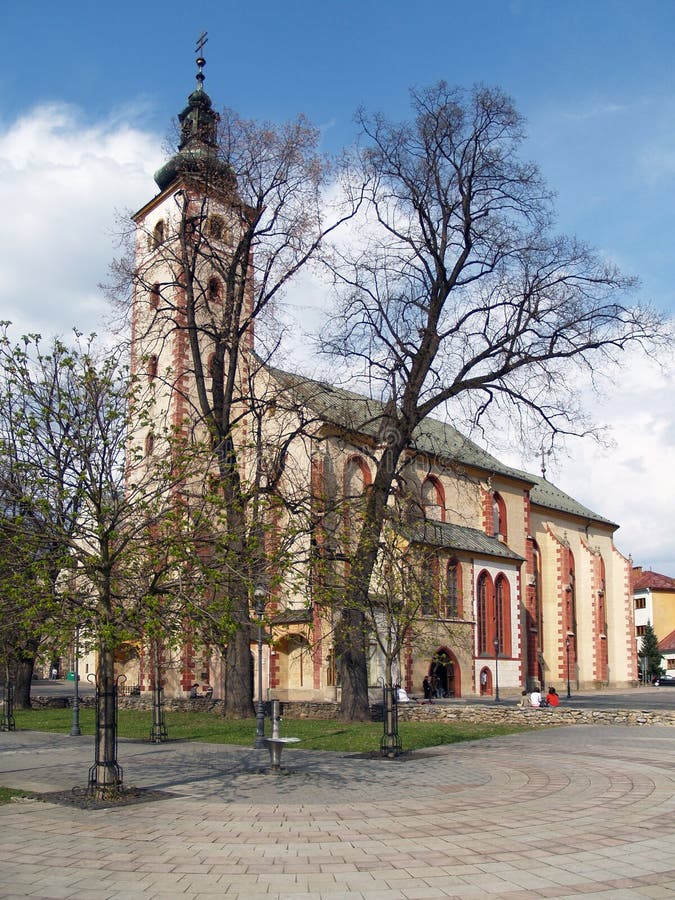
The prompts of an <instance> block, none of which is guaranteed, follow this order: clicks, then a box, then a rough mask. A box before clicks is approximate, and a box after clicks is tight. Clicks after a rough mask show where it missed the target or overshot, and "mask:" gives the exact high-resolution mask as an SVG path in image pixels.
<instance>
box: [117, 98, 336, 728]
mask: <svg viewBox="0 0 675 900" xmlns="http://www.w3.org/2000/svg"><path fill="white" fill-rule="evenodd" d="M210 107H211V101H210V99H209V98H208V96H207V95H206V94H205V93H204V92H203V90H202V88H201V85H200V87H199V88H198V90H197V91H195V92H194V93H193V94H192V95H191V96H190V101H189V105H188V107H187V108H186V109H185V111H184V112H183V113H181V117H180V120H181V140H180V144H179V151H178V153H177V154H176V156H174V157H173V158H172V159H171V160H170V161H169V162H168V163H167V164H166V166H165V167H164V168H163V169H162V170H160V172H159V173H158V175H157V181H158V184H159V186H160V189H161V190H162V191H163V192H164V193H163V194H162V195H160V196H163V197H165V198H166V204H167V205H166V206H165V207H164V208H165V209H167V210H168V212H167V216H166V221H165V222H164V221H163V222H162V230H161V234H158V225H157V223H155V222H154V221H153V222H151V220H150V219H149V218H148V217H147V216H145V214H143V215H141V214H139V215H138V216H137V217H136V222H137V228H138V231H139V238H138V246H139V247H140V248H141V250H140V252H138V253H137V259H136V265H135V271H134V282H135V316H134V321H135V323H136V328H137V330H136V334H135V346H134V352H135V354H136V360H137V362H136V365H137V367H138V359H139V357H140V356H143V355H144V358H145V359H147V358H148V356H153V357H154V358H159V361H160V365H159V369H160V371H159V377H160V378H163V379H164V381H165V383H166V384H167V385H168V387H169V390H170V392H171V395H172V397H173V401H172V402H174V403H175V402H176V398H178V397H180V398H181V402H182V403H184V404H185V408H186V410H189V411H188V412H186V414H185V416H184V418H183V419H182V420H181V423H180V427H181V428H182V429H183V433H184V434H185V436H186V437H188V439H189V440H194V441H195V442H196V443H201V446H202V448H203V449H204V460H205V463H204V469H205V470H207V471H211V472H212V473H213V474H214V475H215V476H216V478H215V480H213V481H212V482H211V487H212V491H211V497H210V499H211V502H212V504H213V505H214V508H215V507H216V506H218V507H219V513H218V515H217V517H216V518H217V520H218V532H217V533H216V531H215V530H214V529H210V530H206V531H204V532H203V533H202V538H203V540H202V553H201V556H200V558H201V559H202V560H208V561H209V567H210V569H211V571H212V572H213V573H215V572H218V573H219V575H218V577H217V579H216V580H215V581H214V584H213V590H212V599H211V604H210V610H209V614H208V617H207V618H208V621H209V627H210V630H211V633H212V639H213V640H216V641H217V643H219V645H220V646H221V648H224V649H225V669H226V674H225V711H226V714H230V715H235V716H246V715H250V714H251V713H252V698H251V683H252V669H251V665H252V662H251V653H250V617H249V611H250V604H251V599H252V595H253V588H254V586H255V585H256V583H260V582H263V583H266V584H268V585H269V583H270V581H271V580H273V579H274V578H275V577H276V573H275V572H274V571H270V566H269V564H268V561H267V559H266V549H265V548H266V539H265V533H266V530H267V528H268V527H269V524H270V521H271V520H273V519H274V516H275V515H276V513H275V508H276V506H277V504H278V503H279V484H280V475H281V472H282V471H283V468H284V465H285V453H286V449H287V446H288V439H287V438H283V439H281V440H280V441H279V442H278V444H277V446H276V448H272V446H271V444H268V445H267V447H266V449H263V448H262V447H261V444H260V440H259V437H260V432H259V431H258V430H257V429H256V427H255V422H256V421H257V420H259V419H260V417H261V416H262V415H263V414H264V411H265V410H268V409H273V408H274V406H275V404H276V399H275V397H274V396H272V389H271V386H270V382H269V379H268V378H267V377H266V375H265V362H266V361H267V358H268V357H269V354H270V353H271V352H272V351H273V349H274V347H275V345H276V341H277V338H276V337H275V329H274V309H275V306H276V304H277V303H278V301H279V300H280V298H281V297H282V294H283V291H284V289H285V287H286V286H287V284H288V283H289V282H290V280H291V279H292V278H293V276H294V275H296V274H297V273H298V272H299V271H300V269H301V268H302V267H303V266H305V265H306V264H308V263H309V262H310V261H311V260H312V258H313V257H314V256H315V254H316V251H317V250H318V248H319V246H320V243H321V241H322V240H323V238H324V237H325V235H326V233H328V232H330V231H332V230H333V229H334V228H335V227H336V226H337V224H338V223H339V222H340V221H341V220H342V218H343V217H344V216H343V215H342V214H341V213H339V212H338V213H337V215H336V216H335V217H334V218H333V219H332V220H331V221H330V222H328V223H327V222H326V221H325V220H324V209H323V204H322V189H323V186H324V183H325V178H326V174H327V171H328V169H327V164H326V161H325V160H324V159H322V158H321V157H320V155H319V154H318V152H317V143H318V133H317V131H316V129H315V128H313V127H312V126H310V125H309V124H308V123H307V122H306V121H305V120H304V119H303V118H299V119H298V120H296V121H295V122H292V123H289V124H287V125H281V126H276V125H272V124H270V123H262V124H259V123H255V122H250V121H245V120H243V119H241V118H240V117H239V116H237V115H236V114H235V113H234V112H232V111H230V110H226V111H225V112H224V113H223V114H222V117H218V116H217V115H216V114H215V113H214V112H213V111H212V110H211V108H210ZM146 246H147V247H148V248H149V249H148V250H146V249H145V248H146ZM148 298H149V301H150V302H148ZM143 304H145V307H144V309H145V310H146V314H145V316H143V315H142V314H141V313H140V309H141V306H142V305H143ZM148 309H149V310H150V311H149V312H148ZM139 323H142V324H141V327H139ZM254 329H255V331H256V339H257V341H256V347H255V349H256V351H257V353H254ZM263 335H265V336H266V338H267V348H266V349H264V343H265V342H264V341H263V340H262V337H263ZM181 340H182V341H184V347H185V353H184V360H185V363H184V368H182V369H180V368H178V367H176V366H175V365H173V359H174V357H171V360H172V365H167V366H165V367H162V362H161V361H162V359H163V358H164V357H163V356H162V354H163V353H164V354H165V357H166V347H167V345H168V344H169V343H170V342H171V341H174V342H180V341H181ZM252 423H253V424H252ZM275 564H276V565H277V567H278V553H277V554H276V557H275ZM219 603H220V606H221V611H220V612H219V611H218V609H217V607H218V604H219ZM217 622H219V623H220V626H219V629H220V630H219V633H217V632H218V630H216V633H214V631H213V628H214V623H217Z"/></svg>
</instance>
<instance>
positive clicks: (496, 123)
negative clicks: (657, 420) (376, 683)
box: [324, 82, 664, 718]
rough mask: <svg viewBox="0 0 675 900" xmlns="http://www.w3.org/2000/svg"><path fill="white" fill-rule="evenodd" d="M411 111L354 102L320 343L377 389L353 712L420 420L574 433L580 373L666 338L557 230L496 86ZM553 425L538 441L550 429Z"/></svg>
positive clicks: (356, 581) (358, 561) (347, 701)
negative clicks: (390, 114) (385, 548)
mask: <svg viewBox="0 0 675 900" xmlns="http://www.w3.org/2000/svg"><path fill="white" fill-rule="evenodd" d="M411 100H412V113H413V116H412V119H411V121H409V122H403V123H392V122H389V121H387V120H386V119H385V118H384V117H383V116H382V115H374V116H369V115H367V114H366V113H362V114H361V115H360V125H361V129H362V138H363V141H362V147H361V148H360V149H359V150H358V151H357V152H355V153H354V155H353V157H352V161H351V170H350V176H349V179H348V180H347V181H346V190H347V191H350V190H351V191H356V195H357V196H358V197H359V198H360V197H361V196H364V197H365V203H364V206H363V216H362V218H361V220H360V222H361V230H360V232H359V233H358V237H357V239H356V240H355V241H353V244H352V246H351V247H348V248H347V249H344V248H343V249H342V252H341V253H340V254H339V256H338V257H337V261H336V263H335V265H334V267H333V271H334V273H335V276H336V278H337V279H338V283H339V284H340V285H341V290H342V295H343V298H344V304H343V306H342V310H341V313H340V314H339V315H338V316H337V317H336V318H335V320H334V322H333V326H332V329H330V330H329V334H331V337H330V338H328V339H326V340H325V341H324V349H325V350H326V351H328V352H329V353H331V354H333V355H335V356H338V357H340V358H342V359H346V360H347V361H348V363H349V365H350V366H351V367H352V372H353V371H354V370H356V371H357V373H358V374H359V375H360V376H361V383H362V384H363V381H364V380H365V381H367V383H368V384H369V386H370V390H371V393H372V395H373V396H374V397H375V398H376V399H378V400H380V401H381V402H382V411H381V414H380V416H379V449H378V453H377V460H376V473H375V476H374V479H373V483H372V485H371V486H370V488H369V491H368V495H367V503H366V508H365V511H364V515H363V524H362V528H361V531H360V535H359V541H358V545H357V547H356V549H355V551H354V553H353V556H352V560H351V566H350V571H349V579H348V584H347V588H346V596H345V601H344V604H343V609H342V614H341V633H342V640H341V645H342V648H343V651H344V652H343V656H342V712H343V715H345V716H347V717H349V718H353V717H365V716H366V715H367V682H366V677H365V646H364V637H363V635H364V627H363V623H364V615H365V610H366V608H367V604H368V591H369V589H370V583H371V577H372V573H373V568H374V565H375V561H376V559H377V554H378V547H379V543H380V532H381V529H382V523H383V520H384V516H385V511H386V507H387V503H388V498H389V496H390V492H391V489H392V484H393V483H394V481H395V479H396V478H397V475H398V472H399V469H400V466H401V464H402V460H404V458H405V452H406V451H407V450H408V449H409V448H410V447H411V445H412V443H413V438H414V432H415V429H416V428H419V427H422V426H421V423H423V421H424V418H425V417H426V416H428V415H429V414H430V413H432V412H434V411H436V410H440V409H441V408H443V409H445V410H447V411H448V414H449V415H451V416H452V417H453V418H454V419H455V421H457V420H460V421H462V422H464V423H465V424H468V425H470V424H472V423H476V422H481V421H483V422H484V421H486V420H487V419H488V418H489V417H490V416H491V415H493V414H495V413H499V414H501V415H503V414H506V415H507V416H508V417H509V418H510V420H511V421H514V420H517V421H518V422H519V423H521V424H526V425H529V426H530V427H531V428H534V429H536V431H537V433H538V434H540V435H546V434H548V435H549V436H551V435H556V434H561V433H562V434H564V433H573V432H574V431H575V429H577V428H578V427H580V426H579V422H580V419H579V416H580V409H579V405H578V403H577V401H576V398H575V396H574V390H573V386H572V378H571V376H572V373H573V372H575V371H577V370H582V372H583V371H585V372H586V373H587V374H590V375H591V376H592V375H593V373H594V371H595V370H596V368H598V367H602V368H607V367H609V366H611V365H613V364H614V363H615V362H616V360H617V357H619V355H620V351H621V350H623V349H624V348H626V347H629V346H632V345H635V344H645V345H648V344H652V343H653V342H654V341H656V340H657V339H659V336H660V338H661V339H663V336H664V332H663V330H662V329H663V322H662V319H661V318H660V317H659V316H658V315H657V314H656V313H654V312H653V311H651V310H649V309H646V308H643V307H640V306H631V305H630V304H629V302H628V301H627V299H626V298H627V296H628V294H629V292H630V290H631V288H633V287H634V282H633V281H632V280H631V279H629V278H626V277H624V276H623V275H622V274H621V273H620V272H619V271H618V270H617V269H616V267H615V266H613V265H612V264H610V263H608V262H605V261H603V260H601V259H600V258H599V257H598V256H597V255H596V254H594V253H593V252H592V251H591V250H590V249H589V248H588V247H586V246H584V245H582V244H581V243H580V242H578V241H576V240H574V239H571V238H565V237H558V236H556V235H554V234H553V233H552V231H551V221H552V210H551V198H550V195H549V192H548V191H547V190H546V188H545V186H544V184H543V182H542V179H541V177H540V175H539V173H538V171H537V169H536V167H535V166H534V165H532V164H530V163H525V162H522V161H521V160H520V159H519V156H518V152H519V145H520V143H521V141H522V137H523V123H522V120H521V118H520V116H519V115H518V113H517V112H516V110H515V109H514V107H513V104H512V102H511V100H510V99H509V98H508V97H506V96H504V95H503V94H502V93H501V92H500V91H499V90H494V89H487V88H482V87H479V88H476V89H474V90H473V91H471V92H465V91H462V90H459V89H452V88H450V87H448V86H447V85H446V84H445V83H442V82H441V83H439V84H437V85H435V86H433V87H431V88H429V89H425V90H414V91H412V92H411ZM542 439H543V438H542Z"/></svg>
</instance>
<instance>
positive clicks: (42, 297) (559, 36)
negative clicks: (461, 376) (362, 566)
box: [0, 0, 675, 575]
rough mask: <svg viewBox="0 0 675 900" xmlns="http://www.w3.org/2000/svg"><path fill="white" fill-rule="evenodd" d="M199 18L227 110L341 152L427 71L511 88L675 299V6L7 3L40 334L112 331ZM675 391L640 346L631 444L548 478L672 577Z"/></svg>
mask: <svg viewBox="0 0 675 900" xmlns="http://www.w3.org/2000/svg"><path fill="white" fill-rule="evenodd" d="M202 30H207V31H208V34H209V41H208V43H207V45H206V48H205V56H206V59H207V65H206V70H205V71H206V76H207V80H206V88H207V90H208V91H209V93H210V94H211V96H212V98H213V100H214V104H215V105H216V107H218V106H223V105H229V106H232V107H234V108H235V109H237V110H238V111H239V112H240V113H242V114H243V115H245V116H250V117H254V118H270V119H274V120H283V119H286V118H290V117H293V116H295V115H296V114H297V113H300V112H302V113H305V114H306V115H307V116H308V117H309V118H310V119H311V120H312V121H314V122H315V123H316V124H318V125H319V126H321V129H322V133H323V141H324V146H325V149H326V150H328V151H337V150H339V148H340V147H342V146H343V145H345V144H346V143H349V142H350V141H351V140H352V138H353V136H354V127H353V114H354V111H355V109H356V108H357V107H358V106H359V105H365V106H366V107H367V108H369V109H372V110H374V109H377V110H382V111H383V112H385V113H386V114H388V115H389V116H392V117H401V118H403V117H405V116H406V115H407V103H408V97H407V91H408V87H409V86H411V85H425V84H428V83H431V82H433V81H436V80H438V79H440V78H443V79H445V80H447V81H448V82H450V83H457V84H462V85H470V84H473V83H475V82H484V83H488V84H496V85H499V86H501V87H502V88H503V89H504V90H506V91H507V92H508V93H509V94H511V96H512V97H513V98H514V100H515V102H516V105H517V107H518V109H519V110H520V111H521V113H523V115H524V116H525V117H526V119H527V122H528V134H529V137H528V140H527V143H526V146H525V154H526V155H527V156H529V157H530V158H532V159H534V160H536V161H537V162H538V163H539V165H540V167H541V169H542V171H543V173H544V175H545V177H546V178H547V180H548V182H549V184H550V186H551V187H553V188H554V189H555V191H556V192H557V210H558V223H559V227H560V229H561V230H564V231H567V232H572V233H575V234H577V235H578V236H579V237H581V238H583V239H584V240H586V241H588V242H589V243H591V244H593V245H594V246H596V247H597V248H598V249H599V250H600V251H601V252H602V253H603V254H605V255H606V256H607V257H609V258H611V259H613V260H615V261H616V262H618V263H619V264H620V265H621V267H622V268H623V269H624V270H625V271H626V272H628V273H632V274H636V275H639V276H640V278H641V282H642V288H641V294H642V296H644V297H645V298H646V299H649V300H651V301H653V302H654V303H655V304H656V305H657V306H659V307H660V308H662V309H664V310H667V311H668V312H669V313H670V314H671V315H672V314H674V313H675V295H674V292H673V285H674V284H675V252H673V215H674V212H673V211H674V210H675V90H674V88H675V84H674V81H675V64H674V62H673V59H674V53H673V44H674V38H675V2H671V0H641V3H640V4H636V3H635V2H624V0H612V2H610V0H584V2H581V0H566V2H564V3H560V2H555V3H554V2H547V0H511V2H509V0H475V2H474V3H473V4H469V3H466V2H461V3H460V2H455V0H418V2H416V3H410V2H401V0H389V2H386V3H385V2H380V0H371V2H368V0H362V2H361V3H355V2H352V0H343V2H341V3H326V2H324V3H317V2H311V3H310V2H300V0H295V2H293V0H290V2H286V3H283V4H282V3H278V2H276V3H271V2H269V0H259V2H258V3H256V4H251V5H246V4H242V3H238V4H235V3H226V2H223V0H220V2H212V0H203V2H202V3H200V4H198V5H197V4H195V5H194V6H192V5H190V4H187V3H185V2H181V3H178V2H174V0H168V2H164V3H155V2H145V3H141V2H136V3H133V4H132V3H130V2H128V0H121V2H117V3H115V4H95V3H91V2H87V3H84V2H79V0H77V2H72V0H71V2H64V3H60V4H55V3H53V2H45V0H35V2H33V3H32V4H31V5H30V6H25V7H21V6H20V5H19V4H16V3H13V4H11V5H9V4H5V8H4V9H3V15H2V33H1V34H0V204H2V207H3V209H4V210H5V213H6V216H5V221H4V225H1V224H0V318H9V319H12V320H13V321H15V322H16V325H17V328H19V329H20V330H22V331H25V330H28V329H29V328H30V329H31V330H41V331H44V332H46V331H49V330H50V329H52V330H53V329H55V328H57V329H60V330H61V331H63V332H65V331H67V330H68V329H69V328H70V327H71V326H72V325H78V326H80V327H82V328H85V329H89V328H90V327H100V326H98V325H97V324H96V323H97V319H98V317H99V316H100V313H101V309H102V301H101V298H100V293H99V292H98V291H97V284H98V283H99V282H100V281H102V280H104V279H105V277H106V266H107V264H108V262H109V260H110V259H111V257H112V256H113V254H114V246H113V243H114V241H113V234H114V232H115V229H116V228H117V227H118V225H117V224H116V221H115V215H116V213H117V212H118V211H120V210H124V209H130V208H134V207H135V208H137V207H139V206H141V205H142V204H143V203H144V202H145V201H146V200H147V199H149V197H150V196H152V195H153V193H154V184H153V181H152V172H153V171H154V169H155V168H157V166H158V165H159V164H160V163H161V161H162V159H163V155H164V147H163V144H164V141H165V138H166V135H167V134H168V133H169V125H170V120H171V118H172V117H173V116H175V114H176V113H177V112H178V111H179V110H180V109H181V108H182V106H183V105H184V101H185V98H186V96H187V94H188V93H189V91H190V90H191V89H192V86H193V84H194V72H195V66H194V45H195V40H196V38H197V37H198V35H199V33H200V32H201V31H202ZM8 211H9V213H10V215H7V212H8ZM36 250H37V252H38V253H39V258H40V265H39V266H36V265H35V256H36ZM27 273H28V274H27ZM672 396H673V379H672V370H671V373H670V375H669V376H666V375H663V374H662V373H661V372H659V371H658V370H656V369H654V368H653V367H652V366H651V365H650V364H649V363H648V362H645V361H644V360H635V361H632V362H631V364H630V366H629V372H628V373H627V377H626V379H625V381H623V382H622V383H621V385H617V388H616V390H615V391H614V392H613V393H610V394H609V395H608V396H607V397H606V398H605V400H604V401H603V402H602V404H600V405H599V406H596V407H595V410H594V411H595V413H596V415H597V416H598V417H599V418H601V419H602V420H603V421H607V422H608V424H610V425H612V427H613V428H614V436H615V440H616V442H617V444H616V446H615V448H614V449H613V450H612V451H611V452H606V451H605V452H604V453H602V452H601V451H597V450H596V449H595V448H592V447H588V446H587V445H585V444H584V445H581V444H578V445H574V446H572V447H571V448H570V453H571V456H570V457H569V459H567V460H564V461H562V462H561V463H559V464H558V465H557V467H554V468H553V469H550V470H549V475H550V477H551V478H552V479H553V480H556V481H557V483H559V484H560V485H561V487H563V488H564V489H565V490H568V491H570V493H573V494H575V496H577V497H579V499H582V500H583V501H584V502H586V503H587V504H588V505H589V506H591V508H593V509H595V510H597V511H598V512H600V513H602V514H603V515H606V516H608V517H610V518H613V519H615V520H616V521H618V522H620V523H621V524H622V528H621V530H620V532H619V535H618V537H617V543H618V545H619V546H620V548H621V549H622V551H623V552H626V553H630V552H632V553H633V556H634V557H635V560H636V562H639V563H642V564H644V565H645V566H649V565H653V566H654V567H655V568H656V569H657V570H660V571H664V572H665V573H666V574H670V575H675V548H674V547H673V542H672V540H671V539H670V538H668V537H667V536H666V537H664V536H663V535H662V534H661V531H662V529H661V523H662V522H663V521H666V520H667V519H668V518H670V516H672V508H673V503H674V502H675V483H674V478H673V475H672V474H671V471H672V470H673V469H674V468H675V467H674V466H673V450H675V414H674V413H673V411H672V409H671V407H672V406H673V403H672ZM598 454H600V455H599V456H598ZM523 462H524V464H525V465H527V466H528V467H529V468H530V469H532V468H535V469H536V464H535V463H533V462H532V461H523ZM617 485H621V488H622V489H621V492H620V493H619V492H618V491H617ZM652 520H654V523H653V524H652Z"/></svg>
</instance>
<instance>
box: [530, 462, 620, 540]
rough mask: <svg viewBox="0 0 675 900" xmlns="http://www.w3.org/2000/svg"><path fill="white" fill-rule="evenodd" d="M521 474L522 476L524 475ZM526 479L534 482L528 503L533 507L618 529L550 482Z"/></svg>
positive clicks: (531, 476) (614, 524)
mask: <svg viewBox="0 0 675 900" xmlns="http://www.w3.org/2000/svg"><path fill="white" fill-rule="evenodd" d="M521 474H523V475H524V474H525V473H521ZM528 477H529V478H531V479H532V481H533V482H534V486H533V487H532V489H531V490H530V502H531V503H532V504H533V505H534V506H542V507H544V508H545V509H554V510H556V511H557V512H563V513H569V515H571V516H576V517H577V518H579V519H587V520H589V521H592V522H599V523H601V524H603V525H610V526H611V527H612V528H618V527H619V526H618V525H617V523H616V522H612V520H611V519H606V518H605V517H604V516H599V515H598V514H597V513H596V512H593V510H592V509H589V508H588V507H587V506H584V505H583V503H579V501H578V500H575V499H574V497H570V495H569V494H566V493H565V492H564V491H561V490H560V488H559V487H556V486H555V485H554V484H551V482H550V481H546V479H545V478H539V477H538V476H537V475H529V476H528Z"/></svg>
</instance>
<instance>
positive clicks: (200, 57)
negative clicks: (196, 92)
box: [195, 31, 208, 86]
mask: <svg viewBox="0 0 675 900" xmlns="http://www.w3.org/2000/svg"><path fill="white" fill-rule="evenodd" d="M207 34H208V31H202V33H201V34H200V35H199V38H198V39H197V45H196V47H195V53H196V54H197V65H198V66H199V71H198V72H197V81H198V82H199V84H200V86H201V85H202V84H203V83H204V72H203V69H204V66H205V65H206V60H205V59H204V54H203V50H204V44H205V43H206V42H207V41H208V37H207Z"/></svg>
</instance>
